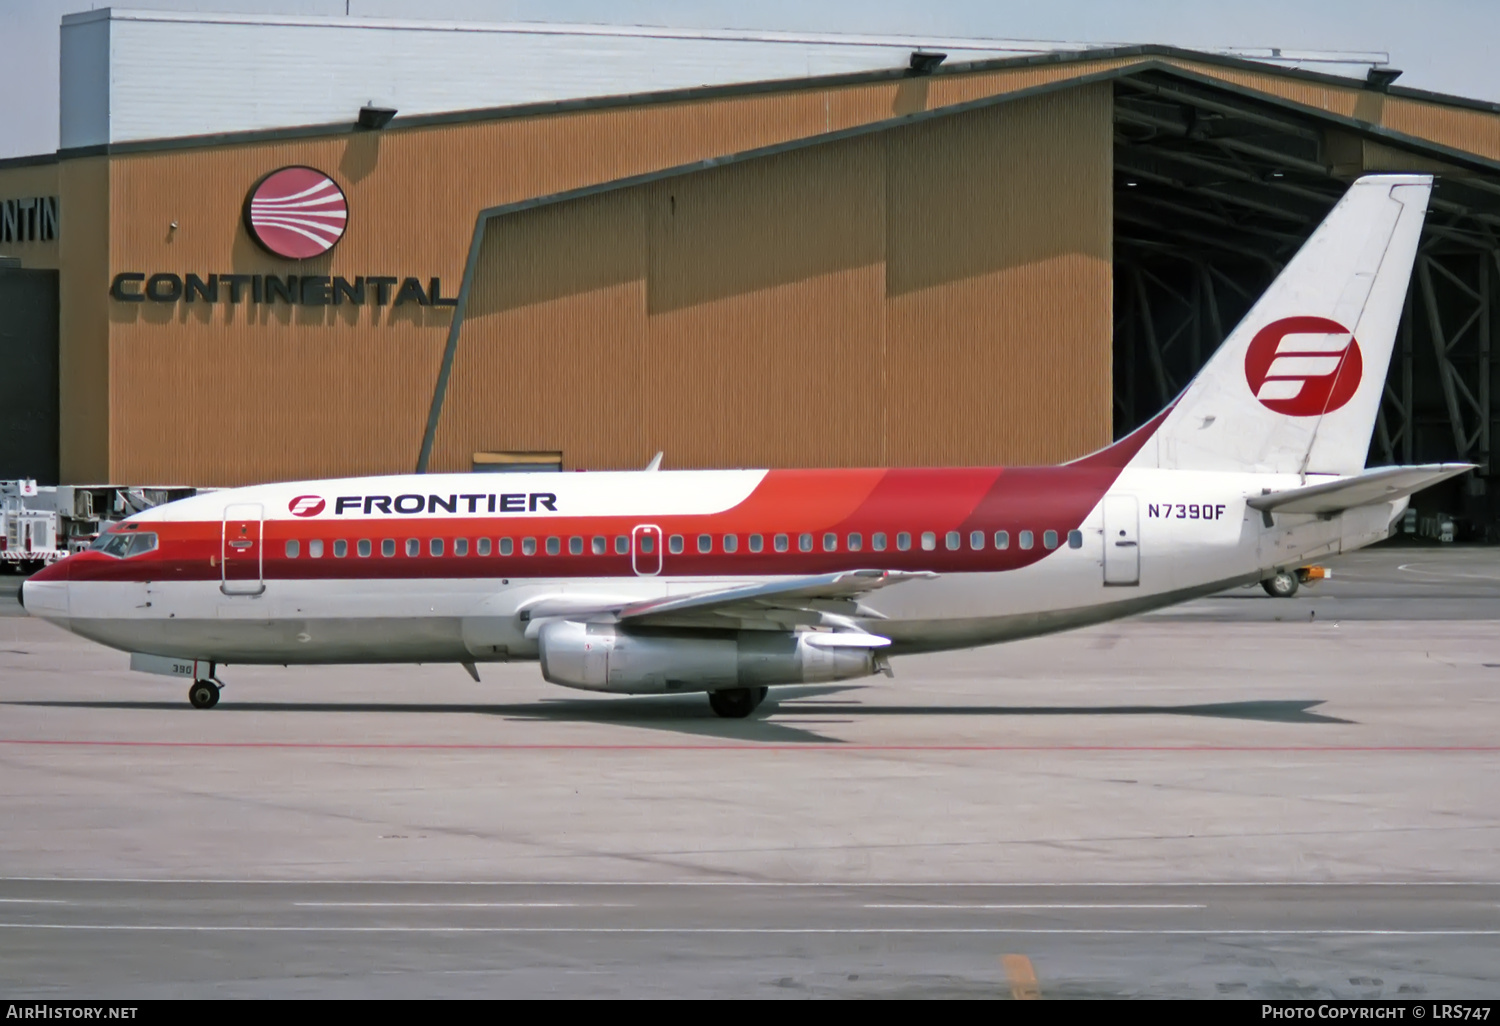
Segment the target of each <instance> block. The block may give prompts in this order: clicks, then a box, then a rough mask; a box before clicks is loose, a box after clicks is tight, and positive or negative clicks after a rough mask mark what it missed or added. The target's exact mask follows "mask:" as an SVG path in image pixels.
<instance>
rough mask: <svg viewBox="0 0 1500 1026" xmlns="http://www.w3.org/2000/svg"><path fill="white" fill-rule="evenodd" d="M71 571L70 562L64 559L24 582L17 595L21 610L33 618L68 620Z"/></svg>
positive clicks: (44, 568) (43, 568)
mask: <svg viewBox="0 0 1500 1026" xmlns="http://www.w3.org/2000/svg"><path fill="white" fill-rule="evenodd" d="M71 569H72V567H70V566H68V561H67V560H66V559H62V560H59V561H58V562H56V563H53V564H52V565H51V566H45V567H42V569H40V570H38V571H37V572H36V573H34V574H32V575H31V576H30V577H28V578H27V579H26V580H24V581H22V582H21V590H20V592H19V593H17V595H16V598H17V599H19V600H20V603H21V608H22V609H24V610H26V612H28V613H30V614H31V615H32V616H40V617H44V618H46V619H48V620H66V619H67V618H68V577H69V576H70V574H69V571H70V570H71Z"/></svg>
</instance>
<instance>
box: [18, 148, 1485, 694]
mask: <svg viewBox="0 0 1500 1026" xmlns="http://www.w3.org/2000/svg"><path fill="white" fill-rule="evenodd" d="M1431 184H1432V180H1431V178H1430V177H1429V176H1422V175H1383V176H1370V177H1366V178H1363V179H1360V180H1359V181H1358V182H1356V183H1355V184H1354V185H1353V186H1352V187H1351V188H1350V190H1349V192H1348V193H1347V194H1346V195H1345V197H1344V198H1343V199H1342V200H1341V201H1340V202H1339V203H1338V205H1337V206H1336V207H1335V208H1334V209H1333V211H1332V212H1331V213H1330V214H1329V215H1328V217H1327V219H1326V220H1325V221H1324V222H1323V224H1322V225H1321V226H1320V227H1319V228H1318V229H1317V230H1316V231H1315V232H1314V233H1313V235H1312V237H1311V238H1310V239H1309V240H1308V242H1307V243H1306V245H1305V246H1304V247H1303V249H1302V250H1301V251H1300V252H1299V253H1298V254H1297V256H1296V257H1294V258H1293V259H1292V261H1291V262H1290V263H1288V264H1287V266H1286V268H1285V269H1284V270H1283V271H1282V273H1281V275H1280V276H1279V277H1278V278H1277V280H1276V281H1275V282H1274V283H1273V284H1272V286H1271V287H1270V289H1268V290H1267V292H1266V294H1265V295H1264V296H1263V297H1262V298H1261V299H1260V301H1259V302H1257V303H1256V305H1255V306H1254V307H1253V308H1252V309H1251V311H1250V312H1249V313H1248V314H1247V315H1246V317H1245V319H1244V320H1243V321H1242V322H1241V323H1240V324H1239V325H1238V326H1237V327H1236V328H1235V329H1234V331H1233V332H1231V333H1230V335H1229V337H1228V338H1227V339H1226V340H1225V341H1224V343H1223V344H1222V345H1221V346H1220V347H1219V349H1218V351H1217V352H1216V353H1215V354H1214V356H1213V357H1212V358H1211V359H1210V361H1209V362H1208V364H1207V365H1206V366H1205V367H1204V368H1203V370H1202V371H1201V372H1200V373H1199V374H1198V376H1197V377H1196V378H1194V380H1193V381H1192V382H1191V383H1190V384H1189V386H1188V387H1187V389H1186V390H1185V391H1184V392H1183V393H1182V395H1180V396H1179V397H1178V398H1177V400H1176V401H1175V402H1173V404H1172V405H1171V406H1169V407H1168V408H1167V409H1165V410H1163V411H1162V412H1161V413H1160V414H1159V415H1157V416H1156V417H1155V418H1154V419H1153V420H1151V421H1150V422H1148V423H1147V424H1145V425H1143V426H1142V427H1141V428H1139V429H1138V430H1136V431H1135V432H1133V433H1131V434H1130V435H1128V436H1126V437H1125V438H1123V439H1121V440H1119V441H1118V442H1116V443H1115V444H1113V445H1111V446H1109V447H1107V448H1105V449H1102V450H1100V451H1099V452H1096V453H1094V454H1092V455H1090V456H1086V457H1083V458H1082V459H1079V460H1076V461H1074V462H1072V463H1069V464H1066V465H1063V466H1060V467H1020V468H993V467H992V468H985V467H965V468H951V469H925V468H924V469H855V470H771V471H765V470H710V471H655V472H640V471H636V472H626V473H588V474H562V475H559V474H545V475H542V474H515V475H506V479H505V480H504V481H502V482H498V483H497V481H496V480H495V479H494V478H493V477H485V478H480V477H476V476H474V475H464V474H447V475H444V474H432V475H408V476H398V477H374V478H355V479H346V480H336V481H316V482H301V483H290V484H275V485H264V486H257V487H251V488H237V489H233V490H229V491H225V492H221V493H217V494H213V495H206V496H199V497H195V498H190V499H184V500H182V501H180V502H175V503H170V504H168V505H165V506H162V507H160V508H157V509H153V510H148V511H146V512H143V513H140V514H137V515H135V516H132V517H130V518H128V519H127V520H126V521H125V522H123V523H121V524H119V525H116V526H115V527H114V528H112V529H111V530H110V531H108V532H107V533H106V534H104V535H102V536H101V537H100V538H99V540H98V541H97V542H96V544H95V545H94V546H93V547H92V548H91V549H90V550H89V551H88V552H84V553H81V554H79V555H76V556H72V557H69V558H68V559H65V560H63V561H61V562H59V563H57V564H56V565H54V566H51V567H48V568H47V569H46V570H43V571H42V572H40V573H38V574H37V575H36V576H35V577H33V578H32V579H31V580H30V581H28V582H27V584H26V585H25V586H24V588H23V600H24V603H25V606H26V608H27V610H28V611H29V612H31V613H33V614H34V615H37V616H42V617H46V618H48V619H51V620H54V621H56V622H57V623H59V624H61V625H63V626H65V627H67V628H68V629H70V630H72V631H74V632H76V633H78V634H81V635H83V636H85V637H89V638H92V639H94V640H96V641H99V642H101V643H103V644H106V645H111V646H113V647H115V648H119V649H122V650H125V651H128V652H131V653H134V662H133V665H136V666H137V667H138V668H141V669H154V670H157V671H158V672H165V673H169V674H177V675H180V676H185V677H190V678H191V679H192V680H193V685H192V692H191V699H192V701H193V704H194V705H199V706H211V705H213V704H215V703H216V702H217V700H218V695H219V690H218V689H219V686H220V685H219V683H218V680H217V676H216V675H217V671H218V667H219V666H221V665H222V664H226V663H228V664H233V663H359V662H450V663H455V664H458V665H461V666H463V667H464V668H465V669H466V670H467V671H468V672H469V674H470V675H471V676H473V677H474V678H475V679H476V680H478V679H479V670H478V666H479V664H480V663H484V662H489V661H504V660H532V659H534V660H537V661H539V662H540V664H541V670H542V674H543V676H544V677H545V678H546V679H547V680H549V681H551V682H553V683H557V684H561V685H564V686H568V687H575V688H583V689H588V690H595V691H605V692H616V693H632V694H641V693H663V692H685V691H703V692H708V693H709V695H710V702H711V703H712V705H713V708H714V710H715V711H716V712H718V713H719V714H720V715H724V716H743V715H747V714H749V713H750V712H751V711H753V710H754V708H755V707H756V706H757V705H758V704H759V702H760V701H761V699H762V698H763V697H764V695H765V693H766V690H765V689H766V688H768V687H770V686H773V685H778V684H793V683H803V682H810V681H830V680H842V679H849V678H855V677H861V676H865V675H868V674H871V673H876V672H882V671H884V672H889V662H888V657H889V655H891V654H899V653H915V652H923V651H935V650H940V649H948V648H960V647H968V646H975V645H985V644H991V643H994V642H1000V641H1007V640H1011V639H1015V638H1023V637H1028V636H1033V635H1037V634H1043V633H1048V632H1052V631H1060V630H1066V629H1068V628H1072V627H1079V626H1083V625H1086V624H1092V623H1098V622H1101V621H1105V620H1110V619H1114V618H1117V617H1121V616H1128V615H1130V614H1133V613H1137V612H1141V611H1143V610H1147V609H1152V608H1157V607H1161V606H1165V605H1170V604H1172V603H1176V602H1181V601H1183V600H1185V599H1189V598H1193V597H1196V596H1199V595H1205V594H1211V593H1213V592H1215V591H1219V590H1222V589H1224V588H1226V587H1231V586H1234V585H1237V584H1255V583H1258V582H1260V581H1262V580H1265V579H1266V578H1267V577H1273V576H1275V575H1276V574H1278V573H1281V572H1284V571H1295V569H1296V568H1297V567H1300V566H1304V565H1306V564H1307V563H1308V562H1309V561H1310V560H1314V559H1317V558H1319V557H1321V556H1325V555H1329V554H1336V553H1339V552H1345V551H1350V550H1352V549H1356V548H1359V547H1361V546H1364V545H1368V544H1370V543H1371V542H1374V541H1377V540H1379V539H1382V538H1384V537H1386V536H1387V535H1388V533H1389V532H1390V529H1391V525H1392V524H1393V523H1394V522H1395V521H1396V519H1397V518H1398V517H1399V516H1400V515H1401V514H1402V512H1403V511H1404V510H1405V508H1406V505H1407V502H1408V498H1409V496H1410V495H1411V494H1412V493H1413V492H1415V491H1417V490H1419V489H1421V488H1424V487H1426V486H1428V485H1430V484H1434V483H1436V482H1438V481H1441V480H1444V479H1446V478H1448V477H1452V476H1454V475H1456V474H1460V473H1463V472H1464V471H1466V470H1468V469H1470V466H1469V465H1468V464H1448V465H1426V466H1414V467H1386V468H1378V469H1373V470H1366V469H1365V466H1364V463H1365V455H1366V453H1367V451H1368V448H1369V443H1370V436H1371V432H1372V431H1373V428H1374V423H1375V417H1376V412H1377V409H1378V405H1379V402H1380V396H1381V391H1382V388H1383V386H1384V381H1385V375H1386V368H1387V366H1388V364H1389V361H1390V355H1391V350H1392V344H1393V341H1394V338H1395V333H1396V326H1397V322H1398V318H1399V316H1400V312H1401V307H1402V302H1403V300H1404V298H1405V295H1406V289H1407V282H1408V279H1409V277H1410V274H1411V268H1412V262H1413V258H1414V255H1415V252H1416V246H1417V241H1418V238H1419V236H1420V232H1421V226H1422V221H1423V217H1424V215H1425V210H1426V204H1427V199H1428V195H1429V192H1430V189H1431Z"/></svg>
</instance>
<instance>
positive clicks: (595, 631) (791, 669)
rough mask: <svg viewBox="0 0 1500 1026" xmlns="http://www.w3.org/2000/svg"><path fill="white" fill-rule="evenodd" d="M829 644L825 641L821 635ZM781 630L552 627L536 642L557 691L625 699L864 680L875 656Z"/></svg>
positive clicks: (569, 623) (545, 673)
mask: <svg viewBox="0 0 1500 1026" xmlns="http://www.w3.org/2000/svg"><path fill="white" fill-rule="evenodd" d="M823 637H824V638H826V637H827V635H824V636H823ZM816 638H817V636H816V635H813V634H810V633H806V632H800V633H782V632H779V631H722V632H713V633H709V632H707V631H705V632H700V633H694V632H688V631H683V632H675V633H674V632H671V631H658V630H651V631H628V630H622V629H621V628H620V627H619V626H618V625H616V624H608V623H602V624H601V623H579V622H577V621H573V620H554V621H553V622H552V623H549V624H547V625H546V626H544V627H543V628H542V629H541V632H540V634H539V636H538V643H539V645H538V647H539V655H540V657H541V663H542V676H543V677H544V678H546V679H547V680H549V681H551V682H552V683H553V684H561V685H563V686H564V687H569V688H583V689H585V690H587V691H614V692H618V693H621V694H628V695H654V694H662V693H665V692H673V693H675V692H682V691H717V690H719V689H721V688H736V687H759V686H761V685H764V684H803V683H810V682H815V681H829V680H848V679H849V678H851V677H867V676H869V675H870V674H872V673H874V672H875V670H876V664H875V650H874V649H873V648H870V647H865V646H863V645H847V644H840V645H828V644H818V642H817V640H816Z"/></svg>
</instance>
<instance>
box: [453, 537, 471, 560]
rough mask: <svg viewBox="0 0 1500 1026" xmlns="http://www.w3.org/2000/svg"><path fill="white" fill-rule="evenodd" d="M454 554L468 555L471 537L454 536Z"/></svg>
mask: <svg viewBox="0 0 1500 1026" xmlns="http://www.w3.org/2000/svg"><path fill="white" fill-rule="evenodd" d="M453 554H454V555H455V556H467V555H468V554H469V539H467V538H454V539H453Z"/></svg>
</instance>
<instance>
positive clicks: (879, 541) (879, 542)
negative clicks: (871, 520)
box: [870, 531, 885, 552]
mask: <svg viewBox="0 0 1500 1026" xmlns="http://www.w3.org/2000/svg"><path fill="white" fill-rule="evenodd" d="M870 548H872V549H874V550H875V551H876V552H884V551H885V532H884V531H876V532H875V533H874V534H872V535H870Z"/></svg>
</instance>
